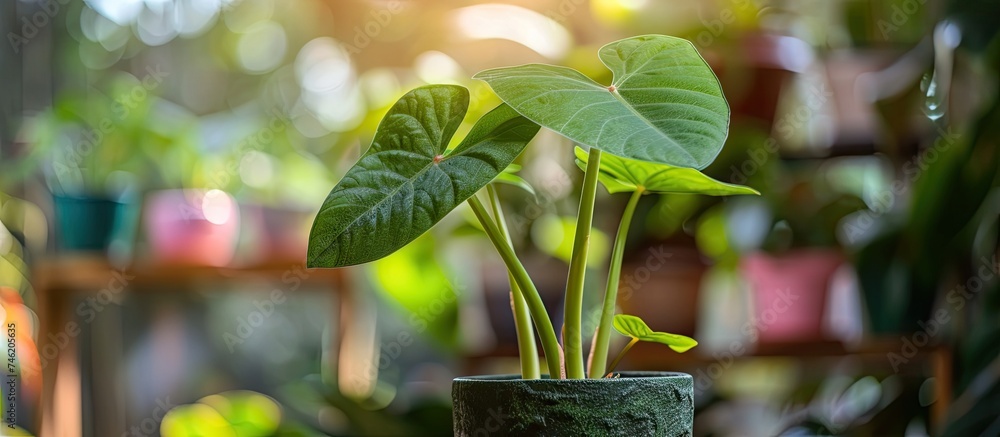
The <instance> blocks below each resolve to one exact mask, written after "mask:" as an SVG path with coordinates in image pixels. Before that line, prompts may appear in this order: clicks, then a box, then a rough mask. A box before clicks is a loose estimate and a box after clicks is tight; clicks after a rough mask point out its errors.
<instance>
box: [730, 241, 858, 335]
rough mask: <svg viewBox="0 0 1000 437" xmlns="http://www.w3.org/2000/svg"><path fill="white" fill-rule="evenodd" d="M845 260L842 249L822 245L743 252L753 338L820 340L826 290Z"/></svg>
mask: <svg viewBox="0 0 1000 437" xmlns="http://www.w3.org/2000/svg"><path fill="white" fill-rule="evenodd" d="M843 262H844V260H843V257H842V256H841V254H840V253H839V252H837V251H834V250H823V249H803V250H797V251H793V252H790V253H787V254H783V255H780V256H773V255H770V254H766V253H754V254H751V255H749V256H747V257H745V258H744V259H743V261H742V263H741V270H742V271H743V274H744V276H745V277H746V279H747V282H748V283H749V285H750V289H751V293H752V296H753V299H752V302H753V305H754V309H753V313H752V314H753V319H752V320H751V321H750V324H751V332H749V334H750V335H751V338H754V337H756V339H757V341H759V342H760V343H790V342H807V341H816V340H822V339H823V338H824V333H823V319H824V317H825V312H826V300H827V290H828V288H829V287H830V281H831V279H832V277H833V274H834V272H836V271H837V269H838V268H839V267H840V266H841V265H842V264H843Z"/></svg>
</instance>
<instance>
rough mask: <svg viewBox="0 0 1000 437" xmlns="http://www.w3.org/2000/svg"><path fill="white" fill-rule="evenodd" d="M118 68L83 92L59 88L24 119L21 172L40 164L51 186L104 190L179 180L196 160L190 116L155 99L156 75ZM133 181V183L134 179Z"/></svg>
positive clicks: (81, 192) (78, 191) (64, 190)
mask: <svg viewBox="0 0 1000 437" xmlns="http://www.w3.org/2000/svg"><path fill="white" fill-rule="evenodd" d="M146 79H148V77H147V78H145V79H144V80H139V79H137V78H135V77H134V76H131V75H129V74H126V73H120V74H118V75H116V76H112V77H110V78H108V79H107V80H106V81H105V82H104V83H105V85H104V86H101V87H94V88H91V89H89V90H88V91H86V92H72V91H67V92H64V93H62V94H60V96H59V98H58V100H57V101H56V102H55V103H54V104H53V106H52V107H51V108H50V109H48V110H46V111H43V112H42V113H40V114H38V115H37V116H36V117H35V118H34V119H32V120H31V121H30V122H28V123H26V126H25V129H24V132H23V139H24V141H25V142H27V143H29V144H32V145H33V148H32V149H31V152H30V153H29V154H28V155H27V156H25V157H24V158H22V159H21V160H19V161H18V162H17V163H15V167H14V168H16V169H17V171H16V172H15V175H14V177H16V178H23V177H25V176H26V175H27V174H29V173H30V172H32V171H34V170H35V169H37V167H38V166H40V165H41V164H42V163H44V164H45V168H43V170H44V173H45V176H46V180H47V181H48V184H49V188H50V190H52V192H54V193H58V194H68V195H78V196H97V197H107V196H109V195H116V194H120V193H121V192H122V191H127V190H131V189H134V188H137V186H140V185H141V186H142V187H144V188H149V187H157V186H181V185H182V181H183V179H184V176H183V173H184V172H186V171H189V169H191V168H192V167H194V165H195V164H196V163H197V157H198V153H197V140H196V132H197V131H196V129H197V119H196V118H195V117H194V116H193V115H192V114H190V113H189V112H188V111H187V110H185V109H183V108H181V107H179V106H177V105H174V104H172V103H170V102H168V101H166V100H162V99H160V98H158V97H157V96H156V94H155V91H156V87H155V85H156V82H155V81H153V82H151V81H149V80H146ZM140 181H141V182H140Z"/></svg>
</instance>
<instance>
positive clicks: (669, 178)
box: [573, 147, 760, 196]
mask: <svg viewBox="0 0 1000 437" xmlns="http://www.w3.org/2000/svg"><path fill="white" fill-rule="evenodd" d="M573 152H574V153H575V154H576V165H577V166H579V167H580V168H581V169H584V170H586V168H587V159H588V157H589V155H588V154H587V152H586V151H584V150H583V149H582V148H580V147H577V148H576V149H575V150H574V151H573ZM598 178H599V180H600V181H601V183H602V184H603V185H604V188H607V190H608V192H609V193H611V194H615V193H631V192H633V191H636V190H637V189H638V187H640V186H641V187H643V190H644V191H648V192H652V193H679V194H705V195H709V196H731V195H737V194H756V195H760V193H759V192H757V190H754V189H753V188H750V187H745V186H743V185H734V184H727V183H725V182H720V181H717V180H715V179H712V178H710V177H708V176H706V175H705V174H704V173H702V172H700V171H698V170H695V169H693V168H684V167H674V166H671V165H667V164H658V163H653V162H645V161H638V160H635V159H628V158H622V157H619V156H614V155H611V154H604V155H602V156H601V173H600V174H599V175H598Z"/></svg>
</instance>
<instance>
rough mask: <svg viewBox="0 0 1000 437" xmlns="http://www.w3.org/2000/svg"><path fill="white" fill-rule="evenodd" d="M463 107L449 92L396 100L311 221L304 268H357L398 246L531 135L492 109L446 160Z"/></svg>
mask: <svg viewBox="0 0 1000 437" xmlns="http://www.w3.org/2000/svg"><path fill="white" fill-rule="evenodd" d="M468 106H469V92H468V90H466V89H465V88H463V87H460V86H454V85H431V86H425V87H421V88H417V89H415V90H413V91H410V92H408V93H406V94H405V95H404V96H403V97H402V98H400V99H399V101H397V102H396V104H395V105H393V107H392V108H390V109H389V112H388V113H387V114H386V115H385V117H384V118H383V119H382V122H381V123H380V124H379V127H378V130H377V131H376V133H375V138H374V140H373V141H372V145H371V147H370V148H369V149H368V151H367V152H365V154H364V155H363V156H362V157H361V159H360V160H359V161H358V163H357V164H355V165H354V167H352V168H351V169H350V170H349V171H348V172H347V174H346V175H345V176H344V178H343V179H342V180H341V181H340V182H339V183H338V184H337V185H336V186H335V187H334V188H333V191H332V192H330V195H329V196H327V198H326V201H325V202H324V203H323V206H322V207H321V208H320V211H319V213H318V214H317V215H316V220H315V222H314V223H313V227H312V232H311V233H310V235H309V254H308V259H307V265H308V266H309V267H343V266H349V265H355V264H361V263H365V262H369V261H374V260H376V259H379V258H382V257H384V256H386V255H389V254H391V253H392V252H394V251H396V250H397V249H399V248H401V247H403V246H405V245H406V244H407V243H409V242H411V241H413V240H414V239H416V238H417V237H418V236H420V235H421V234H423V233H424V232H426V231H427V230H429V229H430V228H431V227H432V226H434V224H436V223H437V222H438V221H440V220H441V219H442V218H444V216H445V215H447V214H448V213H449V212H450V211H451V210H452V209H454V208H455V207H456V206H458V205H460V204H461V203H462V202H465V200H466V199H468V198H469V197H470V196H472V195H474V194H475V193H476V192H477V191H479V189H481V188H483V187H484V186H486V184H488V183H490V181H492V180H493V179H494V178H495V177H496V176H497V175H499V174H500V172H502V171H503V170H504V169H505V168H507V166H508V165H510V164H511V162H513V161H514V159H515V158H516V157H517V155H519V154H520V153H521V151H522V150H524V147H525V146H526V145H527V144H528V141H530V140H531V138H533V137H534V136H535V134H536V133H537V132H538V129H539V127H538V125H536V124H534V123H532V122H531V121H529V120H527V119H525V118H524V117H522V116H520V115H518V114H517V112H515V111H514V110H513V109H511V108H510V107H509V106H507V105H500V106H499V107H497V108H496V109H494V110H492V111H490V112H489V113H487V114H486V115H484V116H483V117H482V118H481V119H479V121H478V122H477V123H476V125H475V126H473V128H472V130H471V132H469V134H468V136H466V138H465V139H464V140H463V141H462V142H461V143H460V144H459V145H458V146H456V147H455V149H454V150H452V151H450V152H447V153H446V151H445V149H446V147H447V145H448V142H449V141H450V140H451V137H452V136H453V135H454V134H455V131H456V129H458V126H459V124H461V122H462V119H463V118H464V117H465V113H466V110H467V109H468Z"/></svg>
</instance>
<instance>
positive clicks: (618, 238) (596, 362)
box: [590, 187, 645, 378]
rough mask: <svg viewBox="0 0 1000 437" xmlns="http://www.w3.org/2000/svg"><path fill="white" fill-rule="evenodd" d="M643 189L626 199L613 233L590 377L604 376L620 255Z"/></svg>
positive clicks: (592, 350)
mask: <svg viewBox="0 0 1000 437" xmlns="http://www.w3.org/2000/svg"><path fill="white" fill-rule="evenodd" d="M644 191H645V190H644V189H643V188H642V187H639V188H638V189H636V190H635V191H633V192H632V197H629V199H628V205H626V206H625V212H624V213H622V220H621V223H619V224H618V234H616V235H615V247H614V249H612V251H611V267H610V269H609V271H608V287H607V289H606V290H605V291H604V307H603V308H601V321H600V323H598V325H597V330H596V331H595V332H594V347H593V348H592V349H591V350H590V377H591V378H600V377H601V376H604V374H605V372H604V369H605V367H604V366H605V364H607V362H608V345H609V344H610V343H611V324H612V322H613V321H614V318H615V301H616V299H617V298H618V281H619V279H620V278H621V273H622V257H623V256H624V255H625V240H626V239H627V238H628V228H629V225H630V224H631V223H632V215H633V214H634V213H635V206H636V205H637V204H638V203H639V198H640V197H642V193H643V192H644Z"/></svg>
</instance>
